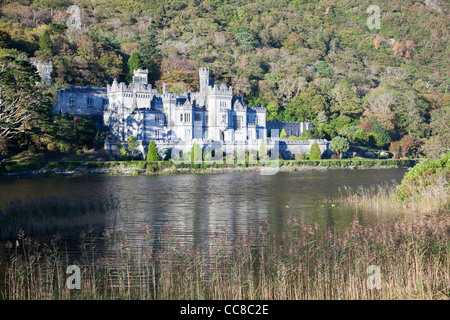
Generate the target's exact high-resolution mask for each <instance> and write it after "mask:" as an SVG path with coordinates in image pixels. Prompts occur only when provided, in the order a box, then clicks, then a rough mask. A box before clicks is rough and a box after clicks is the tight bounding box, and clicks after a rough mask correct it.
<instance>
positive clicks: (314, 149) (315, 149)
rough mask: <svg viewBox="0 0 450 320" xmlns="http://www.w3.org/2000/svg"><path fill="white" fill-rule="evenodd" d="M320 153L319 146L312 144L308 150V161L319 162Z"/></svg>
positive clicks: (315, 143)
mask: <svg viewBox="0 0 450 320" xmlns="http://www.w3.org/2000/svg"><path fill="white" fill-rule="evenodd" d="M321 154H322V152H321V151H320V147H319V144H318V143H317V142H314V143H313V144H312V145H311V148H310V149H309V159H311V160H319V159H320V155H321Z"/></svg>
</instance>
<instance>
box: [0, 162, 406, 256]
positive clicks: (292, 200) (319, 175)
mask: <svg viewBox="0 0 450 320" xmlns="http://www.w3.org/2000/svg"><path fill="white" fill-rule="evenodd" d="M405 171H406V170H404V169H383V170H375V169H374V170H324V171H302V172H290V173H278V174H276V175H259V174H255V173H234V174H203V175H161V176H131V177H116V176H80V177H56V178H55V177H54V178H36V179H7V180H1V181H0V194H1V195H2V196H1V200H0V205H4V204H5V203H8V202H9V201H11V200H12V199H16V198H22V199H26V198H30V199H33V198H38V197H48V196H71V195H77V196H80V197H86V196H94V195H107V196H108V195H113V196H114V197H116V198H117V199H118V200H120V210H119V212H118V213H115V214H110V215H108V216H107V217H106V221H105V225H104V226H102V228H108V229H110V230H117V229H121V230H122V231H123V232H124V233H125V234H127V236H128V241H129V242H130V246H133V247H139V246H141V244H142V242H143V241H144V239H143V234H142V226H143V225H144V224H148V225H149V226H150V227H151V228H152V230H153V231H154V232H156V233H159V232H160V230H161V228H162V227H163V226H164V225H165V224H166V223H169V224H170V226H171V227H172V228H173V232H174V235H175V236H176V238H177V239H179V240H181V241H183V242H185V243H189V244H192V245H196V246H198V247H201V248H207V247H209V246H208V244H209V242H210V237H211V235H213V234H214V232H216V231H217V230H220V229H222V228H226V229H227V231H228V232H230V233H231V234H237V233H247V232H250V231H255V230H257V229H258V227H259V224H260V222H261V221H262V220H267V221H268V222H269V224H270V226H271V232H273V233H275V234H280V233H281V232H282V231H283V230H284V227H285V222H286V220H287V219H288V217H289V216H295V217H297V219H298V220H303V221H307V222H310V223H314V222H317V223H318V224H319V225H320V226H322V227H326V226H330V225H336V226H337V227H338V228H341V229H342V228H345V227H346V226H347V225H348V223H349V222H350V221H351V220H352V218H353V215H354V212H353V211H352V210H350V209H349V208H345V207H341V206H339V205H337V206H335V207H332V206H331V205H330V203H325V202H324V201H323V200H324V199H325V198H333V197H337V196H339V187H343V186H351V187H355V188H356V187H357V186H359V185H366V186H373V185H377V184H380V183H385V182H389V181H396V182H399V181H400V180H401V178H402V177H403V175H404V173H405ZM359 218H360V222H361V224H365V223H368V222H370V219H373V218H372V217H370V216H367V215H362V216H360V217H359ZM230 241H232V239H230Z"/></svg>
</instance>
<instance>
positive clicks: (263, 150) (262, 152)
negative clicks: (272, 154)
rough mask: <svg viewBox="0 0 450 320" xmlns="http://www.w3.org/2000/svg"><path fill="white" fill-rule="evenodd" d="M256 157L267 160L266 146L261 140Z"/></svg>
mask: <svg viewBox="0 0 450 320" xmlns="http://www.w3.org/2000/svg"><path fill="white" fill-rule="evenodd" d="M258 157H259V160H267V147H266V145H265V144H264V141H261V144H260V145H259V152H258Z"/></svg>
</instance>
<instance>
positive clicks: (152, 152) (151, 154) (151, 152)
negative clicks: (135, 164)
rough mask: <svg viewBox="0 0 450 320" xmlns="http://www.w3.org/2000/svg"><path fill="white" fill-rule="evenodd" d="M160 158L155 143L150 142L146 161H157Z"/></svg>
mask: <svg viewBox="0 0 450 320" xmlns="http://www.w3.org/2000/svg"><path fill="white" fill-rule="evenodd" d="M159 160H160V157H159V154H158V149H157V148H156V142H155V141H153V140H152V141H150V144H149V146H148V152H147V161H159Z"/></svg>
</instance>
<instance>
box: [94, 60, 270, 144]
mask: <svg viewBox="0 0 450 320" xmlns="http://www.w3.org/2000/svg"><path fill="white" fill-rule="evenodd" d="M199 75H200V92H187V93H184V94H182V95H175V94H173V93H170V92H169V91H168V87H167V85H164V86H163V92H162V94H158V93H157V92H156V90H155V89H153V88H152V86H151V85H150V84H148V83H147V71H146V70H135V72H134V77H133V82H132V83H130V84H129V85H126V84H125V83H118V82H117V81H114V82H113V83H112V84H111V85H108V87H107V97H108V102H109V103H108V104H107V106H106V108H105V109H104V113H103V120H104V124H105V125H106V126H108V127H109V129H110V136H111V138H113V139H117V140H120V141H126V139H127V137H128V136H129V135H133V136H135V137H137V140H143V141H150V140H187V141H190V140H193V139H196V140H214V141H230V142H231V141H246V140H249V139H250V140H252V139H264V138H265V137H266V136H267V130H266V109H265V108H262V107H259V108H249V107H247V106H245V105H244V103H243V100H242V98H241V97H235V96H233V88H232V87H228V86H226V85H225V84H221V85H220V86H217V85H215V84H213V83H212V82H211V81H210V77H209V69H208V68H200V70H199Z"/></svg>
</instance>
